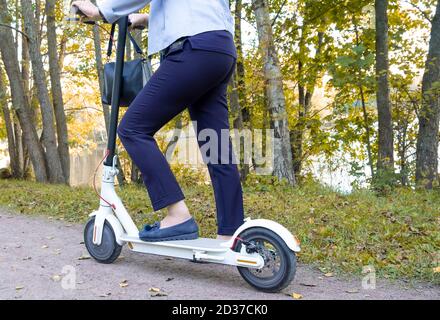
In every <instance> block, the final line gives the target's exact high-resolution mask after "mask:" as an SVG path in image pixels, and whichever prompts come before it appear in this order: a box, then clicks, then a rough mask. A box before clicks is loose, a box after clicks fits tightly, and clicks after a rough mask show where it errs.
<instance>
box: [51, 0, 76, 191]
mask: <svg viewBox="0 0 440 320" xmlns="http://www.w3.org/2000/svg"><path fill="white" fill-rule="evenodd" d="M46 16H47V44H48V53H49V72H50V82H51V89H52V101H53V107H54V111H55V120H56V127H57V139H58V153H59V156H60V160H61V165H62V169H63V175H64V179H65V183H66V184H68V183H69V179H70V155H69V140H68V135H67V121H66V114H65V112H64V102H63V91H62V89H61V71H60V64H59V60H58V50H57V48H58V45H57V32H56V23H55V0H47V1H46Z"/></svg>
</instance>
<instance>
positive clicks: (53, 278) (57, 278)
mask: <svg viewBox="0 0 440 320" xmlns="http://www.w3.org/2000/svg"><path fill="white" fill-rule="evenodd" d="M51 279H52V280H53V281H55V282H58V281H60V280H61V276H59V275H58V274H56V275H54V276H52V278H51Z"/></svg>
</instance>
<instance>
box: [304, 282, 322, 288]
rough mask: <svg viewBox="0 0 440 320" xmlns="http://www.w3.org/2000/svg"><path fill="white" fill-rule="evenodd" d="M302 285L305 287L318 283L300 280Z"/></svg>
mask: <svg viewBox="0 0 440 320" xmlns="http://www.w3.org/2000/svg"><path fill="white" fill-rule="evenodd" d="M300 285H301V286H304V287H316V286H317V285H318V284H317V283H311V282H300Z"/></svg>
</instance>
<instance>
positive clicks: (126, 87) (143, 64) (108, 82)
mask: <svg viewBox="0 0 440 320" xmlns="http://www.w3.org/2000/svg"><path fill="white" fill-rule="evenodd" d="M115 26H116V24H113V25H112V30H111V34H110V40H109V44H108V49H107V57H108V58H110V57H111V55H112V49H113V41H112V40H113V36H114V33H115ZM128 37H129V38H130V41H131V43H132V44H133V47H134V49H135V51H136V52H137V53H138V54H139V55H141V56H142V57H143V56H144V53H143V52H142V49H141V48H140V47H139V45H138V44H137V42H136V40H135V39H134V38H133V36H132V35H131V34H130V32H128ZM152 73H153V72H152V69H151V63H150V61H149V60H148V59H146V58H139V59H134V60H132V61H127V62H124V71H123V76H122V84H121V100H120V103H119V105H120V106H121V107H128V106H129V105H130V104H131V103H132V102H133V100H134V98H136V96H137V95H138V94H139V92H140V91H141V90H142V88H143V87H144V86H145V85H146V84H147V82H148V80H150V78H151V75H152ZM114 76H115V63H114V62H110V63H106V64H105V65H104V86H103V92H102V94H101V100H102V103H103V104H106V105H111V104H112V92H113V79H114Z"/></svg>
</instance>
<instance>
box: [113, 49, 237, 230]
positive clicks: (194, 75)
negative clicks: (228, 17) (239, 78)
mask: <svg viewBox="0 0 440 320" xmlns="http://www.w3.org/2000/svg"><path fill="white" fill-rule="evenodd" d="M234 62H235V61H234V59H233V58H232V57H230V56H227V55H224V54H220V53H215V52H208V51H201V50H192V49H191V47H190V44H189V43H188V42H187V43H186V44H185V47H184V49H183V51H181V52H177V53H173V54H171V55H169V56H168V57H167V58H166V59H165V60H164V61H163V62H162V64H161V66H160V68H159V69H158V70H157V72H156V73H155V74H154V75H153V77H152V78H151V80H150V81H149V82H148V84H147V85H146V86H145V88H144V89H143V90H142V91H141V92H140V94H139V95H138V96H137V97H136V99H135V100H134V102H133V103H132V105H131V106H130V107H129V108H128V110H127V112H126V114H125V116H124V117H123V119H122V120H121V123H120V125H119V128H118V134H119V137H120V139H121V141H122V143H123V145H124V147H125V149H126V150H127V152H128V153H129V155H130V157H131V158H132V160H133V161H134V163H135V164H136V165H137V167H138V168H139V169H140V171H141V172H142V176H143V180H144V183H145V185H146V187H147V190H148V193H149V196H150V199H151V202H152V205H153V208H154V210H155V211H157V210H160V209H162V208H165V207H168V212H169V216H168V217H167V218H166V219H164V221H163V223H162V227H163V226H171V225H174V224H176V221H179V222H181V221H184V220H185V219H187V218H188V217H189V211H188V209H187V207H186V205H185V203H184V202H183V200H184V195H183V193H182V191H181V189H180V187H179V185H178V183H177V181H176V179H175V177H174V175H173V173H172V172H171V170H170V167H169V165H168V162H167V161H166V159H165V157H164V155H163V154H162V152H161V151H160V149H159V147H158V145H157V143H156V141H155V139H154V138H153V136H154V134H155V133H156V132H157V131H158V130H159V129H160V128H161V127H162V126H164V125H165V124H166V123H167V122H169V121H170V120H171V119H173V118H174V117H175V116H176V115H177V114H179V113H180V112H182V111H183V110H184V109H185V107H186V106H189V105H191V104H193V103H194V102H195V101H197V100H198V99H199V98H200V97H201V96H203V95H204V94H205V93H207V92H209V91H210V90H211V89H213V88H215V87H217V86H218V85H219V83H221V82H222V81H223V80H224V79H225V77H226V76H228V75H229V74H230V71H231V69H232V68H233V66H234Z"/></svg>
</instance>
